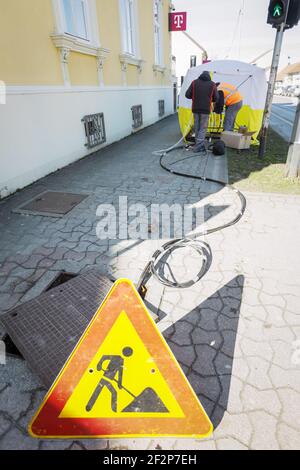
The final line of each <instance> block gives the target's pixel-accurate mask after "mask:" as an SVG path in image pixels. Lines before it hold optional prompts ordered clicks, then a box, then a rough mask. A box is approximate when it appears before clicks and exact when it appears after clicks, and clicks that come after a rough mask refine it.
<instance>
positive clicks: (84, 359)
mask: <svg viewBox="0 0 300 470" xmlns="http://www.w3.org/2000/svg"><path fill="white" fill-rule="evenodd" d="M29 432H30V434H31V435H32V436H33V437H38V438H42V439H45V438H51V439H53V438H73V437H76V438H116V437H124V438H125V437H151V436H160V437H163V436H165V437H166V436H168V437H170V436H174V437H175V436H177V437H194V438H202V437H207V436H208V435H210V434H211V432H212V424H211V422H210V420H209V418H208V417H207V415H206V413H205V411H204V410H203V408H202V406H201V404H200V403H199V401H198V399H197V397H196V395H195V393H194V392H193V390H192V388H191V386H190V384H189V382H188V381H187V379H186V377H185V375H184V374H183V372H182V370H181V369H180V367H179V365H178V363H177V361H176V359H175V357H174V356H173V353H172V352H171V350H170V348H169V346H168V345H167V343H166V341H165V340H164V338H163V337H162V335H161V334H160V332H159V330H158V329H157V327H156V325H155V323H154V322H153V320H152V318H151V316H150V314H149V313H148V312H147V310H146V307H145V305H144V303H143V301H142V300H141V298H140V296H139V294H138V293H137V291H136V289H135V287H134V285H133V284H132V283H131V282H130V281H128V280H126V279H121V280H119V281H117V282H116V283H115V284H114V286H113V287H112V289H111V291H110V292H109V294H108V296H107V297H106V299H105V301H104V302H103V304H102V305H101V307H100V308H99V310H98V312H97V313H96V314H95V316H94V318H93V320H92V321H91V323H90V325H89V326H88V328H87V330H86V331H85V333H84V334H83V336H82V338H81V340H80V341H79V343H78V345H77V346H76V348H75V349H74V351H73V353H72V354H71V356H70V357H69V359H68V361H67V362H66V364H65V366H64V368H63V369H62V371H61V372H60V374H59V376H58V377H57V379H56V381H55V382H54V384H53V385H52V387H51V389H50V391H49V392H48V394H47V396H46V398H45V399H44V401H43V403H42V405H41V407H40V409H39V411H38V412H37V414H36V416H35V417H34V418H33V420H32V423H31V424H30V427H29Z"/></svg>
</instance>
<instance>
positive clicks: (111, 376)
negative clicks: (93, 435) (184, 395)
mask: <svg viewBox="0 0 300 470" xmlns="http://www.w3.org/2000/svg"><path fill="white" fill-rule="evenodd" d="M132 355H133V349H132V348H130V347H126V348H124V349H123V350H122V356H119V355H104V356H102V357H101V359H100V361H99V363H98V365H97V371H98V372H103V375H102V378H101V379H100V381H99V383H98V385H97V386H96V388H95V390H94V392H93V394H92V396H91V398H90V399H89V402H88V404H87V405H86V411H88V412H89V411H91V410H92V409H93V407H94V406H95V404H96V401H97V400H98V398H99V396H100V395H101V393H102V391H103V390H104V389H105V388H106V389H107V390H108V391H109V392H110V395H111V409H112V411H113V412H114V413H117V412H118V409H117V408H118V391H119V390H124V391H125V392H126V393H127V394H129V395H130V396H131V397H132V398H133V400H132V402H131V403H130V404H129V405H128V406H127V407H126V408H125V409H124V410H122V411H121V412H122V413H126V412H127V413H139V412H140V413H168V409H167V408H166V407H165V405H164V403H163V402H162V400H161V399H160V397H159V396H158V395H157V393H156V392H155V391H154V390H153V389H152V388H150V387H148V388H146V389H145V390H143V392H142V393H141V394H140V395H138V396H136V395H134V394H133V393H132V392H131V391H130V390H128V389H127V388H126V387H124V385H123V370H124V362H125V358H129V357H131V356H132ZM106 362H108V363H107V365H106V368H105V369H104V367H103V366H104V363H106Z"/></svg>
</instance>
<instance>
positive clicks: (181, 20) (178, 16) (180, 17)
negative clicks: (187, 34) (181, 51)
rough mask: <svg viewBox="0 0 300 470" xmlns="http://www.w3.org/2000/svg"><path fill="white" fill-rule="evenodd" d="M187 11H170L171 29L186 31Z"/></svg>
mask: <svg viewBox="0 0 300 470" xmlns="http://www.w3.org/2000/svg"><path fill="white" fill-rule="evenodd" d="M186 26H187V13H186V12H185V11H183V12H176V13H170V28H169V29H170V31H186Z"/></svg>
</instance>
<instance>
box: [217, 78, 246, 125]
mask: <svg viewBox="0 0 300 470" xmlns="http://www.w3.org/2000/svg"><path fill="white" fill-rule="evenodd" d="M217 87H218V91H219V92H223V94H224V104H225V108H226V112H225V119H224V131H233V129H234V124H235V120H236V117H237V114H238V112H239V111H240V110H241V109H242V107H243V96H242V95H241V93H240V92H239V91H238V89H237V88H236V87H235V86H233V85H230V84H229V83H217Z"/></svg>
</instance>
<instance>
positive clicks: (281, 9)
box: [267, 0, 290, 28]
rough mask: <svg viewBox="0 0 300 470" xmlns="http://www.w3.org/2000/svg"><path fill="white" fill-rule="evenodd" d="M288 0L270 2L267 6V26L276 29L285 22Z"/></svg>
mask: <svg viewBox="0 0 300 470" xmlns="http://www.w3.org/2000/svg"><path fill="white" fill-rule="evenodd" d="M289 1H290V0H271V1H270V5H269V15H268V21H267V22H268V24H271V25H272V26H273V28H277V27H278V26H280V25H281V24H282V23H285V22H286V19H287V15H288V7H289Z"/></svg>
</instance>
